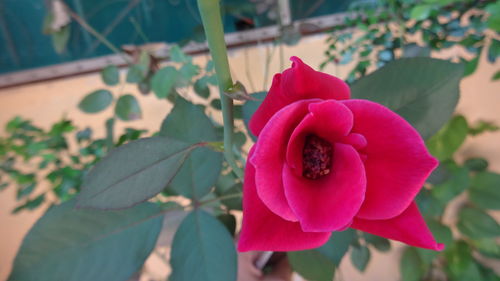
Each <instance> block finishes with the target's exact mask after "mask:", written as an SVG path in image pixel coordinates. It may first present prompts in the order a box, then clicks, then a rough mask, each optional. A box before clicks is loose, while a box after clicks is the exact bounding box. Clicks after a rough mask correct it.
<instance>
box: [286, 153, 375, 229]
mask: <svg viewBox="0 0 500 281" xmlns="http://www.w3.org/2000/svg"><path fill="white" fill-rule="evenodd" d="M331 168H332V171H331V172H330V173H329V174H328V175H326V176H323V177H322V178H319V179H315V180H309V179H306V178H304V177H302V176H297V174H296V173H293V172H292V171H291V170H290V168H289V167H288V165H285V167H284V169H283V184H284V186H285V195H286V198H287V199H288V202H289V204H290V207H291V208H292V210H293V211H294V213H295V214H296V215H297V217H298V219H299V222H300V225H301V226H302V230H304V231H313V232H324V231H335V230H339V229H342V228H345V226H346V225H347V224H349V223H350V222H351V221H352V220H353V217H354V216H355V215H356V213H357V212H358V210H359V207H360V206H361V204H362V202H363V199H364V197H365V188H366V178H365V169H364V167H363V163H362V162H361V159H360V157H359V155H358V152H356V150H355V149H354V148H353V147H352V146H350V145H346V144H341V143H337V144H334V146H333V161H332V167H331Z"/></svg>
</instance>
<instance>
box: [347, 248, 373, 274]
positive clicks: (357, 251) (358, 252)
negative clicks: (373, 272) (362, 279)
mask: <svg viewBox="0 0 500 281" xmlns="http://www.w3.org/2000/svg"><path fill="white" fill-rule="evenodd" d="M369 261H370V250H369V249H368V247H366V246H363V245H361V246H359V247H352V251H351V262H352V264H353V265H354V267H356V268H357V269H358V270H359V271H361V272H363V271H365V269H366V266H367V265H368V262H369Z"/></svg>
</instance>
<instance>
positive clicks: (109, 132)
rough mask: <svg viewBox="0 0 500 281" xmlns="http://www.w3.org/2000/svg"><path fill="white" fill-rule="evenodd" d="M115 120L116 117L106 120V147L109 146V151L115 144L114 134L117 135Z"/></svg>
mask: <svg viewBox="0 0 500 281" xmlns="http://www.w3.org/2000/svg"><path fill="white" fill-rule="evenodd" d="M115 121H116V119H115V118H114V117H113V118H109V119H108V120H106V123H105V124H106V139H105V140H106V147H107V148H108V151H109V150H111V148H113V146H114V136H115Z"/></svg>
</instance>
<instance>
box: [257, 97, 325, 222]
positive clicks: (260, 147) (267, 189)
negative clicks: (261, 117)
mask: <svg viewBox="0 0 500 281" xmlns="http://www.w3.org/2000/svg"><path fill="white" fill-rule="evenodd" d="M315 101H318V100H302V101H298V102H295V103H293V104H290V105H288V106H286V107H284V108H283V109H281V110H280V111H278V112H277V113H276V114H275V115H274V116H273V117H272V118H271V119H270V120H269V122H268V123H267V124H266V126H265V127H264V129H263V130H262V132H261V135H260V136H259V139H258V141H257V143H256V145H255V153H254V154H253V156H252V157H249V158H248V159H250V162H252V164H253V165H254V166H255V169H256V183H257V193H258V195H259V197H260V199H261V200H262V202H264V204H265V205H266V206H267V207H268V208H269V209H270V210H271V211H273V212H274V213H275V214H277V215H279V216H281V217H282V218H283V219H286V220H289V221H297V217H296V216H295V214H294V213H293V211H292V209H290V206H289V205H288V202H287V200H286V197H285V192H284V190H283V180H282V178H281V176H280V175H281V172H282V171H283V165H284V162H285V157H286V156H285V152H286V147H287V144H288V140H289V138H290V135H291V134H292V132H293V130H294V128H295V127H296V126H297V124H299V123H300V121H301V120H302V118H304V116H305V115H306V114H307V113H308V105H309V104H310V103H312V102H315Z"/></svg>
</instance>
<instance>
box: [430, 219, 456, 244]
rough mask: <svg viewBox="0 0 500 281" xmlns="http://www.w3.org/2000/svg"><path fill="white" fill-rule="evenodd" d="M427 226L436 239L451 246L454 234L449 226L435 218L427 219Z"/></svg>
mask: <svg viewBox="0 0 500 281" xmlns="http://www.w3.org/2000/svg"><path fill="white" fill-rule="evenodd" d="M426 222H427V226H428V227H429V229H430V230H431V232H432V234H433V235H434V237H435V238H436V241H438V242H439V243H443V244H445V245H446V246H451V244H452V243H453V235H452V233H451V230H450V228H449V227H447V226H445V225H444V224H442V223H441V222H439V221H438V220H435V219H429V220H426Z"/></svg>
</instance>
